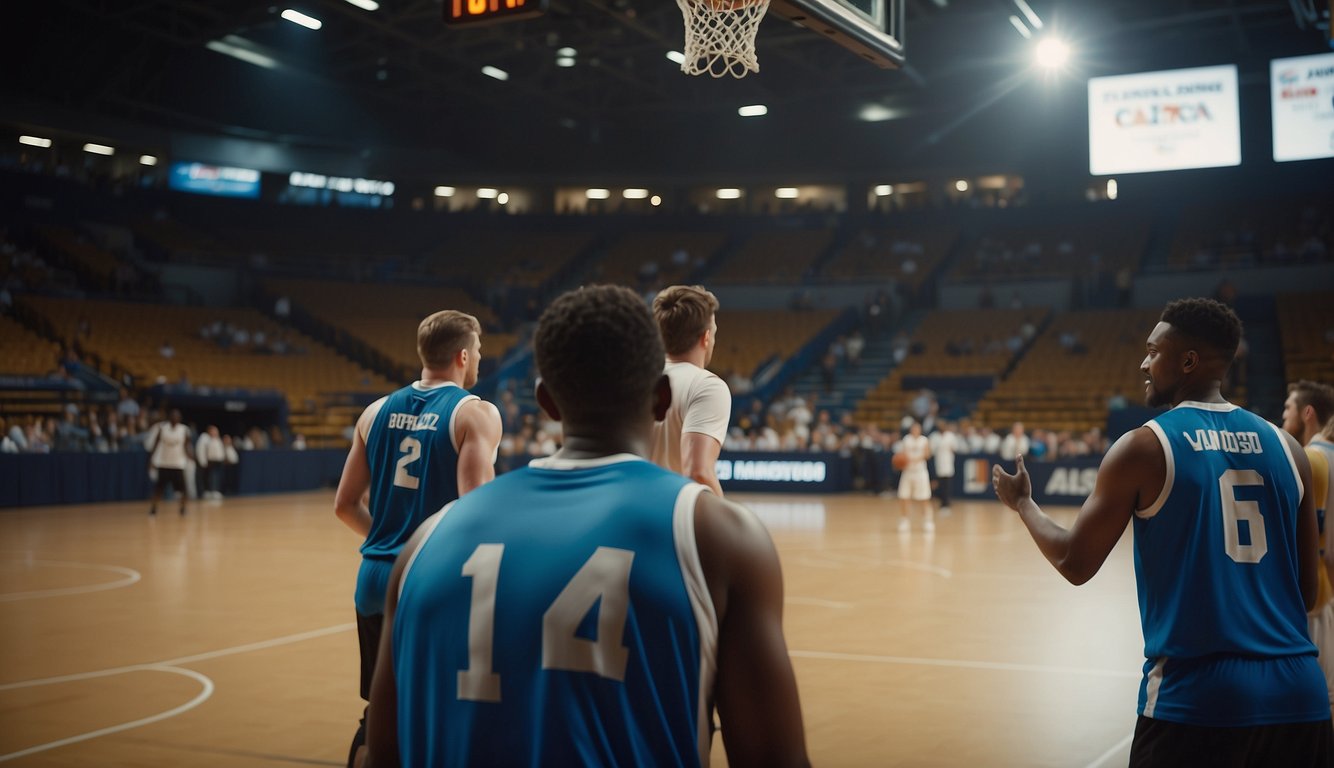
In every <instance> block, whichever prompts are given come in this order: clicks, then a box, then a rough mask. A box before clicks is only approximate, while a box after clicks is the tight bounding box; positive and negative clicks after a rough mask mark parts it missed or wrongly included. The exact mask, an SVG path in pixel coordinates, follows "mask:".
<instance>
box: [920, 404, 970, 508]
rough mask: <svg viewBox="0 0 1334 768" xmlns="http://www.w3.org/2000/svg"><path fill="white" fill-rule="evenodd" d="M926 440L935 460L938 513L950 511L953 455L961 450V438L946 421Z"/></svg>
mask: <svg viewBox="0 0 1334 768" xmlns="http://www.w3.org/2000/svg"><path fill="white" fill-rule="evenodd" d="M927 440H930V441H931V455H932V456H933V457H934V458H935V460H936V483H937V486H936V495H937V496H939V497H940V513H941V514H942V515H948V514H949V513H950V500H951V499H952V498H954V494H953V491H954V487H953V486H954V456H955V454H956V453H958V452H959V451H961V450H963V438H962V437H960V436H959V435H958V433H956V432H955V431H954V425H953V424H951V423H950V422H948V421H942V422H940V429H938V430H936V431H935V432H932V433H931V435H930V436H929V437H927Z"/></svg>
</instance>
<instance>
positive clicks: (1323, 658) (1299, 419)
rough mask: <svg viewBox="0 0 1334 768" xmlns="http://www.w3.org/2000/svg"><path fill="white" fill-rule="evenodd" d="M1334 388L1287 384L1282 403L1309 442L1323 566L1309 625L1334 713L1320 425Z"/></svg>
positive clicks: (1329, 492)
mask: <svg viewBox="0 0 1334 768" xmlns="http://www.w3.org/2000/svg"><path fill="white" fill-rule="evenodd" d="M1331 419H1334V389H1332V388H1330V387H1328V386H1326V385H1324V384H1318V383H1316V382H1314V381H1298V382H1296V383H1293V384H1290V385H1288V399H1287V400H1286V401H1284V403H1283V428H1284V429H1285V430H1287V432H1288V434H1290V435H1292V436H1293V437H1295V438H1297V440H1298V442H1300V443H1302V444H1303V445H1305V446H1306V458H1307V460H1308V461H1310V462H1311V488H1312V495H1313V496H1314V497H1315V504H1316V510H1315V514H1316V521H1317V522H1318V524H1319V528H1320V549H1321V555H1323V557H1322V560H1323V561H1324V567H1322V568H1321V569H1320V586H1319V589H1318V590H1317V595H1316V605H1315V608H1314V609H1313V610H1312V611H1311V612H1310V613H1309V614H1307V617H1306V621H1307V629H1308V630H1309V631H1310V634H1311V642H1313V643H1315V647H1316V648H1317V649H1318V650H1319V651H1320V657H1319V658H1320V668H1321V669H1322V670H1324V671H1325V684H1326V685H1327V686H1329V687H1330V689H1331V690H1330V711H1331V713H1334V587H1331V585H1330V576H1329V569H1330V558H1331V556H1334V552H1331V547H1330V541H1329V536H1330V533H1329V530H1328V528H1327V526H1326V520H1325V518H1326V516H1327V515H1328V513H1329V510H1330V509H1331V504H1334V473H1332V472H1331V464H1330V458H1334V444H1331V443H1328V442H1325V441H1324V440H1322V439H1321V438H1320V427H1321V426H1322V425H1324V424H1328V423H1334V421H1331Z"/></svg>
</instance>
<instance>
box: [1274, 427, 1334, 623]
mask: <svg viewBox="0 0 1334 768" xmlns="http://www.w3.org/2000/svg"><path fill="white" fill-rule="evenodd" d="M1279 433H1280V436H1281V437H1282V438H1283V439H1284V440H1286V441H1287V443H1288V452H1289V453H1291V454H1292V460H1293V462H1294V463H1295V464H1296V465H1297V474H1298V476H1299V477H1301V480H1302V503H1301V506H1300V507H1299V508H1298V510H1297V576H1298V578H1299V579H1301V588H1302V600H1303V601H1304V602H1305V603H1306V610H1308V611H1309V610H1311V609H1312V608H1315V601H1316V591H1317V589H1318V586H1319V583H1320V571H1319V569H1320V568H1321V567H1323V563H1322V562H1321V558H1320V524H1319V523H1318V522H1317V521H1316V514H1315V510H1316V500H1315V495H1314V494H1313V493H1312V490H1311V482H1312V480H1311V461H1310V459H1307V458H1306V451H1305V450H1303V449H1302V446H1301V443H1298V442H1297V440H1296V438H1294V437H1293V436H1292V435H1289V434H1288V433H1286V432H1283V431H1282V430H1279ZM1327 511H1328V510H1327Z"/></svg>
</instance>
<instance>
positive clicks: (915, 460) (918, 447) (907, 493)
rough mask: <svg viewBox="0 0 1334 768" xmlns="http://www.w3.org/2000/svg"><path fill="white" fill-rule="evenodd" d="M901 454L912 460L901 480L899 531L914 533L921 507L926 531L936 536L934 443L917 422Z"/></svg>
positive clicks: (911, 428)
mask: <svg viewBox="0 0 1334 768" xmlns="http://www.w3.org/2000/svg"><path fill="white" fill-rule="evenodd" d="M899 453H900V454H902V455H903V456H904V457H906V458H907V460H908V463H907V466H905V467H904V468H903V474H902V475H900V476H899V502H900V508H899V509H900V512H899V514H900V515H901V516H900V517H899V530H900V531H908V530H911V528H912V523H911V522H910V520H911V518H912V510H913V508H914V507H919V508H921V510H922V520H923V522H922V528H923V530H925V531H926V532H927V533H934V532H935V530H936V521H935V520H934V519H933V518H934V515H933V513H932V511H931V474H930V473H929V472H928V471H927V469H926V461H927V459H929V458H931V441H930V440H928V439H927V437H926V436H925V435H923V434H922V425H921V424H919V423H917V422H915V421H914V422H913V424H912V426H911V427H909V428H908V434H907V436H906V437H904V438H903V439H902V440H900V441H899Z"/></svg>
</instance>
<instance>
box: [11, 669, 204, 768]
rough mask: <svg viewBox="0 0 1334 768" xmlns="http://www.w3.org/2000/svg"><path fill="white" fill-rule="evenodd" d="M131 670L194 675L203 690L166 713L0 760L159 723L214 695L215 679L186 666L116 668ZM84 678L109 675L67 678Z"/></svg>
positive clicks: (97, 673)
mask: <svg viewBox="0 0 1334 768" xmlns="http://www.w3.org/2000/svg"><path fill="white" fill-rule="evenodd" d="M127 672H168V673H170V674H174V675H183V676H185V677H189V678H193V679H194V680H195V682H197V683H199V684H200V686H201V687H202V689H201V690H200V691H199V693H198V694H197V695H196V696H195V697H194V698H193V699H191V700H189V701H187V702H185V703H184V704H181V705H180V706H178V707H172V708H171V709H169V710H167V711H165V712H159V713H157V714H156V715H150V716H148V717H144V718H140V719H138V720H131V721H130V722H128V723H120V724H119V725H112V726H108V727H106V728H99V729H98V730H96V731H89V732H87V733H80V734H78V735H77V736H70V737H68V738H64V739H58V740H56V741H49V742H47V743H45V744H38V745H36V746H33V747H28V748H27V749H21V750H19V751H18V752H10V753H9V754H7V755H0V763H3V762H7V761H9V760H16V759H18V758H20V757H27V756H28V755H33V754H36V753H38V752H45V751H47V750H48V749H56V748H57V747H66V746H69V745H70V744H78V743H79V742H81V741H88V740H90V739H96V738H98V737H101V736H110V735H111V734H113V733H120V732H122V731H128V730H131V729H133V728H140V727H142V726H145V725H149V724H151V723H156V722H158V721H159V720H166V719H168V718H171V717H176V716H177V715H180V714H184V713H186V712H189V711H190V710H192V709H194V708H195V707H197V706H199V705H200V704H203V703H204V702H205V701H207V700H208V699H209V697H211V696H212V695H213V689H214V685H213V680H211V679H210V678H209V677H208V676H207V675H204V674H201V673H199V672H195V671H194V670H192V669H182V668H180V667H175V666H171V665H168V664H140V665H136V666H133V667H122V668H120V669H119V670H116V673H117V674H124V673H127ZM80 677H82V678H84V679H87V678H92V677H107V674H105V673H102V672H93V673H88V674H86V675H82V676H80V675H70V676H68V677H67V678H66V679H78V678H80ZM51 680H52V681H53V682H54V680H55V678H52V679H51Z"/></svg>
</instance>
